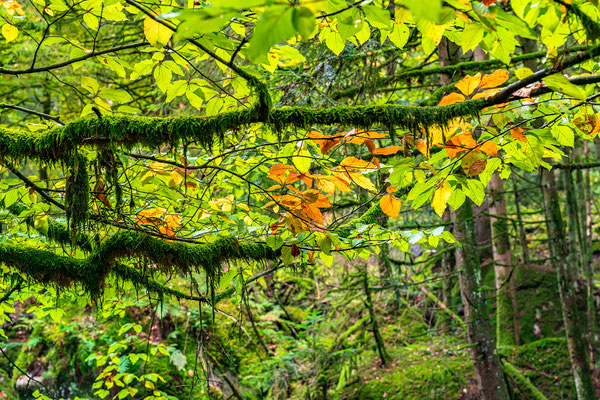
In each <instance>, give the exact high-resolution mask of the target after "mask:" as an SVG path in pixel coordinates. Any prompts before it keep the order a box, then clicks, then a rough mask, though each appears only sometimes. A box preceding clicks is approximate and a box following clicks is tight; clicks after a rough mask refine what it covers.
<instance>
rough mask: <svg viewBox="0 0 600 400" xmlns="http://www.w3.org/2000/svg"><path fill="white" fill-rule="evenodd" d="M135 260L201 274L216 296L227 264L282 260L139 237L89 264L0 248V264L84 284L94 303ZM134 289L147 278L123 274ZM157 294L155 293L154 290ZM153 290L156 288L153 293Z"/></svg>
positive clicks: (227, 245)
mask: <svg viewBox="0 0 600 400" xmlns="http://www.w3.org/2000/svg"><path fill="white" fill-rule="evenodd" d="M123 257H128V258H129V257H132V258H138V259H143V260H147V261H149V262H153V263H156V264H157V265H158V266H159V267H160V269H161V270H162V271H169V272H171V271H172V270H173V269H175V270H176V271H177V272H180V273H184V274H187V273H189V272H191V271H199V270H200V269H202V270H203V271H204V272H205V273H206V275H207V278H208V280H209V283H210V286H211V289H212V290H213V292H212V293H211V295H214V285H215V284H216V283H217V282H218V280H219V277H220V275H221V265H222V264H223V263H224V262H225V261H228V260H241V261H266V260H274V259H277V258H278V257H279V253H277V252H275V251H273V250H271V248H270V247H268V246H266V245H262V244H255V243H239V242H238V241H237V240H235V239H233V238H220V239H218V240H217V241H215V242H213V243H206V244H183V243H176V242H167V241H164V240H161V239H157V238H154V237H152V236H148V235H145V234H142V233H138V232H122V233H120V234H117V235H114V236H112V237H110V238H109V239H107V240H105V241H104V242H102V243H101V244H100V246H99V247H98V249H97V250H95V251H94V252H93V253H92V254H91V255H90V256H89V257H88V258H86V259H76V258H70V257H64V256H59V255H56V254H54V253H52V252H49V251H45V250H38V249H33V248H29V247H24V246H16V245H11V244H0V260H2V261H3V262H4V263H6V264H7V265H10V266H14V267H16V268H18V269H19V270H21V271H22V272H24V273H25V274H27V275H28V276H29V277H31V278H32V279H34V280H35V281H38V282H40V283H44V284H54V285H57V286H59V287H70V286H73V285H75V284H78V283H79V284H82V286H83V289H84V290H85V291H86V292H88V293H89V294H90V296H91V297H92V298H97V297H98V296H99V295H100V294H101V290H102V286H103V284H104V280H105V278H106V276H107V275H108V273H109V272H110V271H111V268H112V267H113V265H114V264H115V261H116V260H117V259H118V258H123ZM125 276H127V277H128V279H129V280H131V281H132V282H133V283H134V285H140V286H143V285H145V284H148V283H149V281H148V278H147V277H146V276H145V275H142V274H139V275H136V274H133V273H131V272H129V273H127V274H125ZM154 288H155V289H156V287H154ZM151 289H152V288H151Z"/></svg>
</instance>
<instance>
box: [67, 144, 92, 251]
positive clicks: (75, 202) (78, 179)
mask: <svg viewBox="0 0 600 400" xmlns="http://www.w3.org/2000/svg"><path fill="white" fill-rule="evenodd" d="M89 200H90V182H89V176H88V171H87V160H86V158H85V157H84V156H82V155H80V154H78V153H75V154H74V155H73V156H72V157H71V158H70V165H69V176H68V177H67V183H66V191H65V213H66V216H67V222H68V224H69V230H70V231H71V241H72V242H73V243H75V242H76V240H77V232H78V230H79V229H80V228H82V227H83V226H84V225H85V223H86V222H87V219H88V205H89Z"/></svg>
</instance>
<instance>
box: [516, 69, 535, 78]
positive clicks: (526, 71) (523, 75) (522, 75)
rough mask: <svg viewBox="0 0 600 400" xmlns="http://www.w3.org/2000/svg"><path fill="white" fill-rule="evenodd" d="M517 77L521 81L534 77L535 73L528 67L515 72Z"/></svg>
mask: <svg viewBox="0 0 600 400" xmlns="http://www.w3.org/2000/svg"><path fill="white" fill-rule="evenodd" d="M515 75H516V76H517V78H519V79H525V78H528V77H530V76H531V75H533V71H532V70H531V69H529V68H527V67H523V68H519V69H518V70H516V71H515Z"/></svg>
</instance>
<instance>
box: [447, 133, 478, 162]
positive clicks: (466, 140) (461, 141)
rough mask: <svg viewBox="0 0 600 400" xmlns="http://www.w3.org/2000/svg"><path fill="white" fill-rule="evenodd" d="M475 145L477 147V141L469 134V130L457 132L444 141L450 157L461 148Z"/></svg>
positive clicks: (464, 148)
mask: <svg viewBox="0 0 600 400" xmlns="http://www.w3.org/2000/svg"><path fill="white" fill-rule="evenodd" d="M475 147H477V142H476V141H475V139H473V136H471V132H462V133H459V134H458V135H456V136H453V137H452V138H451V139H450V140H448V141H447V142H446V152H447V153H448V157H450V158H454V157H456V156H457V155H458V153H460V152H461V151H463V150H470V149H474V148H475Z"/></svg>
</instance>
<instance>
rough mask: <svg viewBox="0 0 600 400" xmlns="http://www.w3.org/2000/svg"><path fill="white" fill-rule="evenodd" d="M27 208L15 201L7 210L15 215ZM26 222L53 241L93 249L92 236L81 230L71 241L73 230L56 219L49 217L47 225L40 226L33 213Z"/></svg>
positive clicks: (86, 249)
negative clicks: (37, 226) (37, 224)
mask: <svg viewBox="0 0 600 400" xmlns="http://www.w3.org/2000/svg"><path fill="white" fill-rule="evenodd" d="M26 209H27V207H25V206H24V205H22V204H19V203H13V204H12V205H11V206H10V207H8V208H7V210H8V211H9V212H10V213H11V214H13V215H15V216H19V215H20V214H21V213H22V212H23V211H25V210H26ZM24 222H25V224H27V226H28V227H30V228H34V229H36V230H37V231H38V233H39V234H40V235H42V236H45V237H47V238H48V239H49V240H50V241H51V242H53V243H58V244H67V245H70V244H74V245H76V246H77V247H78V248H80V249H82V250H84V251H88V252H89V251H91V250H92V245H93V240H92V238H91V237H89V236H88V235H87V234H85V233H83V232H79V233H78V234H77V238H76V240H75V243H71V232H70V231H69V229H68V227H67V226H66V225H65V224H62V223H60V222H57V221H55V220H54V219H51V218H48V219H47V225H46V226H43V227H39V228H36V227H35V220H34V218H33V216H31V215H30V216H27V217H26V218H25V220H24Z"/></svg>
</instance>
